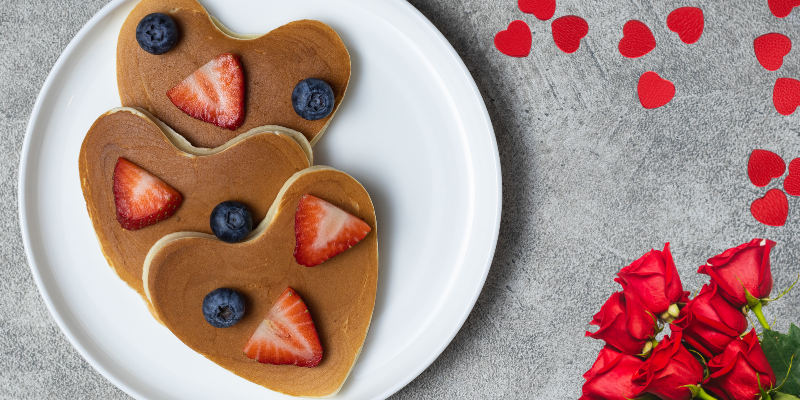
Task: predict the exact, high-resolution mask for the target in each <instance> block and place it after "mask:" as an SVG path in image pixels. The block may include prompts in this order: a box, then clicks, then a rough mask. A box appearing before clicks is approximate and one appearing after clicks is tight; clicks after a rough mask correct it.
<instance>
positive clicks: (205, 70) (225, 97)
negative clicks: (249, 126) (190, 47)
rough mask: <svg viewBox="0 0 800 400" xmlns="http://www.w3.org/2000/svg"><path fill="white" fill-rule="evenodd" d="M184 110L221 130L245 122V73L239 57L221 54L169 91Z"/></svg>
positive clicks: (173, 99) (169, 95)
mask: <svg viewBox="0 0 800 400" xmlns="http://www.w3.org/2000/svg"><path fill="white" fill-rule="evenodd" d="M167 97H169V99H170V101H172V104H174V105H175V106H176V107H178V108H179V109H181V111H183V112H185V113H186V114H188V115H190V116H192V117H193V118H196V119H199V120H201V121H204V122H208V123H211V124H214V125H216V126H218V127H220V128H225V129H230V130H235V129H236V128H238V127H239V126H240V125H242V122H244V72H243V70H242V63H241V62H240V61H239V56H237V55H235V54H229V53H226V54H222V55H220V56H218V57H217V58H215V59H213V60H211V61H209V62H208V63H206V64H205V65H203V66H202V67H200V69H198V70H197V71H195V72H194V73H192V74H191V75H189V76H188V77H186V79H184V80H183V81H181V83H179V84H178V85H177V86H175V87H173V88H172V89H170V90H169V91H167Z"/></svg>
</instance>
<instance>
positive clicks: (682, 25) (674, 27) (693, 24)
mask: <svg viewBox="0 0 800 400" xmlns="http://www.w3.org/2000/svg"><path fill="white" fill-rule="evenodd" d="M704 27H705V18H704V16H703V10H701V9H699V8H697V7H681V8H678V9H676V10H674V11H672V12H671V13H669V16H667V28H669V30H671V31H673V32H675V33H677V34H678V37H679V38H680V39H681V41H682V42H683V43H686V44H692V43H695V42H697V41H698V40H700V36H702V35H703V28H704Z"/></svg>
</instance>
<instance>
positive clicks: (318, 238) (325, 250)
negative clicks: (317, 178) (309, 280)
mask: <svg viewBox="0 0 800 400" xmlns="http://www.w3.org/2000/svg"><path fill="white" fill-rule="evenodd" d="M371 230H372V229H371V228H370V227H369V225H367V223H366V222H364V221H362V220H360V219H359V218H357V217H355V216H353V215H352V214H349V213H347V212H346V211H344V210H342V209H341V208H339V207H336V206H334V205H333V204H331V203H328V202H327V201H325V200H322V199H319V198H317V197H314V196H312V195H310V194H304V195H303V197H301V198H300V203H299V204H298V205H297V212H296V213H295V215H294V236H295V248H294V258H295V260H297V263H298V264H301V265H305V266H306V267H314V266H317V265H319V264H321V263H322V262H323V261H325V260H327V259H329V258H331V257H333V256H335V255H337V254H339V253H341V252H343V251H345V250H347V249H349V248H351V247H353V245H355V244H356V243H358V242H359V241H360V240H361V239H364V237H366V236H367V233H369V231H371Z"/></svg>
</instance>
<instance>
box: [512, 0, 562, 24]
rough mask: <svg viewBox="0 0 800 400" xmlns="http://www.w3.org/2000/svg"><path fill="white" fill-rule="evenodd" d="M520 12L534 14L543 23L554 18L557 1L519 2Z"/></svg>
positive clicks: (535, 0)
mask: <svg viewBox="0 0 800 400" xmlns="http://www.w3.org/2000/svg"><path fill="white" fill-rule="evenodd" d="M517 4H518V5H519V9H520V11H522V12H524V13H526V14H533V15H534V16H535V17H536V18H539V19H540V20H542V21H547V20H548V19H550V18H553V14H555V13H556V0H519V2H518V3H517Z"/></svg>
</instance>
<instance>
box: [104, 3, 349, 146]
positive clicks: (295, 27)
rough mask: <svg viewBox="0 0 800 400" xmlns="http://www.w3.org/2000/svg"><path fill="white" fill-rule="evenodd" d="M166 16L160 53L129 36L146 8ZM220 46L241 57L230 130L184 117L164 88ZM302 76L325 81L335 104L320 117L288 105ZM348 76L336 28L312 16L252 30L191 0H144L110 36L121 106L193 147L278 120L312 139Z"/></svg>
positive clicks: (323, 125) (217, 52)
mask: <svg viewBox="0 0 800 400" xmlns="http://www.w3.org/2000/svg"><path fill="white" fill-rule="evenodd" d="M155 12H161V13H165V14H168V15H169V16H171V17H172V19H173V20H174V21H175V23H176V24H177V26H178V30H179V31H180V35H181V36H180V39H179V40H178V44H177V45H176V46H175V47H174V48H173V49H172V50H170V51H169V52H167V53H165V54H162V55H153V54H150V53H147V52H146V51H144V50H142V49H141V48H140V47H139V44H138V42H137V41H136V26H137V25H138V24H139V21H140V20H141V19H142V18H143V17H144V16H146V15H147V14H150V13H155ZM223 53H233V54H236V55H238V56H240V57H241V62H242V67H243V68H244V76H245V119H244V123H243V124H242V126H240V127H239V128H238V129H236V130H234V131H231V130H228V129H224V128H219V127H217V126H215V125H212V124H210V123H207V122H203V121H200V120H197V119H194V118H192V117H190V116H189V115H187V114H185V113H184V112H183V111H181V110H179V109H178V108H177V107H175V105H173V104H172V102H170V100H169V98H167V94H166V93H167V91H168V90H169V89H171V88H172V87H174V86H175V85H177V84H178V83H180V82H181V81H182V80H183V79H184V78H186V77H187V76H189V75H191V74H192V73H193V72H194V71H196V70H197V69H198V68H200V67H201V66H203V65H205V64H206V63H207V62H209V61H211V60H212V59H214V58H215V57H217V56H218V55H220V54H223ZM306 78H319V79H322V80H324V81H326V82H327V83H328V84H329V85H330V86H331V88H333V93H334V95H335V99H336V104H335V107H334V110H333V112H332V113H331V115H329V116H327V117H326V118H323V119H320V120H316V121H307V120H305V119H303V118H301V117H300V116H298V115H297V113H295V111H294V108H293V107H292V90H293V89H294V87H295V85H296V84H297V83H298V82H300V81H301V80H303V79H306ZM349 80H350V55H349V54H348V52H347V49H346V48H345V47H344V44H343V43H342V40H341V39H340V38H339V35H337V34H336V32H335V31H334V30H333V29H331V28H330V27H329V26H327V25H325V24H323V23H322V22H319V21H311V20H303V21H295V22H291V23H289V24H286V25H284V26H281V27H280V28H277V29H275V30H273V31H271V32H269V33H267V34H265V35H262V36H259V37H253V36H243V35H237V34H236V33H233V32H231V31H230V30H228V29H226V28H225V27H223V26H222V25H221V24H219V22H218V21H216V20H212V18H211V17H210V16H209V15H208V12H206V10H205V9H204V8H203V6H201V5H200V4H199V3H198V2H196V1H195V0H144V1H142V2H141V3H139V4H138V5H137V6H136V7H135V8H134V9H133V11H131V13H130V14H129V15H128V18H127V19H126V20H125V23H124V24H123V25H122V29H121V30H120V33H119V40H118V42H117V85H118V87H119V96H120V100H121V101H122V105H123V106H129V107H141V108H144V109H146V110H147V111H149V112H151V113H152V114H153V115H155V116H156V117H158V118H159V119H161V120H162V121H164V122H165V123H166V124H167V125H169V126H170V127H172V128H173V129H174V130H175V131H177V132H178V133H180V134H181V135H183V136H184V137H185V138H186V139H187V140H189V142H190V143H191V144H192V145H194V146H197V147H216V146H220V145H222V144H224V143H225V142H227V141H229V140H231V139H233V138H234V137H236V136H237V135H239V134H240V133H244V132H247V131H248V130H250V129H253V128H255V127H257V126H262V125H267V124H272V125H280V126H284V127H287V128H290V129H294V130H296V131H299V132H302V133H303V134H304V135H305V136H306V138H307V139H308V141H309V142H310V143H311V144H312V145H313V144H314V143H316V141H317V140H319V138H320V136H322V133H323V132H324V131H325V128H326V127H327V126H328V123H329V122H330V120H331V118H333V115H334V113H335V112H336V110H337V109H338V107H339V105H340V104H341V102H342V98H343V97H344V94H345V91H346V90H347V83H348V82H349Z"/></svg>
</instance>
